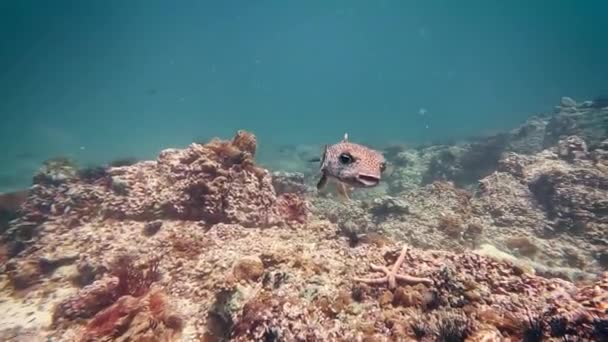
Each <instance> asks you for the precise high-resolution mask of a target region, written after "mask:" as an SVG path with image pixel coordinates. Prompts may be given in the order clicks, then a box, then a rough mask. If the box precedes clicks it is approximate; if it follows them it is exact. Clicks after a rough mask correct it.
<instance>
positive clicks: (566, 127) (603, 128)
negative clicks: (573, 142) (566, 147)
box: [543, 107, 608, 148]
mask: <svg viewBox="0 0 608 342" xmlns="http://www.w3.org/2000/svg"><path fill="white" fill-rule="evenodd" d="M569 109H572V108H569ZM574 135H575V136H579V137H581V138H582V139H583V140H584V141H585V142H586V143H587V145H588V146H590V147H595V146H597V145H598V144H599V143H600V142H601V141H602V140H604V139H606V136H608V109H597V108H585V107H577V108H576V110H575V111H574V112H571V111H563V110H561V111H560V112H558V113H557V114H556V115H554V116H552V117H551V118H550V119H549V121H548V124H547V127H546V134H545V139H544V143H543V145H544V147H545V148H550V147H553V146H555V145H556V144H557V143H558V142H559V140H561V139H563V138H565V137H567V136H574Z"/></svg>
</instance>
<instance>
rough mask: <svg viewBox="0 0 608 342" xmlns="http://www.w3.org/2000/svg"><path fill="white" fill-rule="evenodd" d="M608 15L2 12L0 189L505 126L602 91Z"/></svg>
mask: <svg viewBox="0 0 608 342" xmlns="http://www.w3.org/2000/svg"><path fill="white" fill-rule="evenodd" d="M607 9H608V5H606V4H605V2H602V1H599V0H589V1H585V2H584V3H583V2H581V1H574V0H562V1H540V0H539V1H523V0H513V1H479V0H475V1H473V0H471V1H466V2H457V1H447V0H446V1H438V0H435V1H429V0H427V1H404V0H378V1H355V0H350V1H316V0H315V1H269V0H268V1H215V2H211V1H195V0H183V1H179V2H175V1H166V0H164V1H162V0H146V1H144V0H130V1H119V0H108V1H73V0H72V1H68V0H57V1H52V2H51V1H34V0H21V1H3V2H2V3H1V4H0V28H1V29H0V91H1V94H2V97H1V99H2V101H0V118H1V124H0V144H1V145H0V146H1V147H2V153H1V154H0V165H1V168H0V192H1V191H9V190H14V189H18V188H22V187H25V186H28V185H29V184H30V182H31V176H32V174H33V173H34V172H35V171H36V169H37V168H38V167H39V166H40V163H41V162H42V161H43V160H45V159H47V158H50V157H53V156H58V155H67V156H70V157H72V158H75V159H76V160H77V161H79V162H81V163H83V164H90V163H101V162H105V161H108V160H110V159H113V158H119V157H127V156H135V157H138V158H153V157H154V156H155V155H156V154H157V153H158V151H159V150H161V149H163V148H168V147H180V146H185V145H187V144H188V143H190V142H192V141H195V140H199V141H200V140H207V139H209V138H211V137H213V136H220V137H226V138H228V137H231V136H232V134H233V133H234V131H235V130H237V129H247V130H250V131H253V132H254V133H255V134H256V135H257V136H258V139H259V142H260V149H261V150H260V155H259V159H260V160H261V161H262V162H266V163H272V160H273V158H277V155H278V154H277V153H276V150H277V149H278V147H279V146H282V145H307V144H311V145H320V144H324V143H331V142H334V141H336V140H338V139H339V138H341V136H342V135H343V134H344V132H348V133H349V135H350V137H351V139H352V140H356V141H361V142H366V143H370V144H383V143H387V142H393V141H400V142H405V143H409V144H416V143H423V142H429V141H436V140H441V139H451V138H459V137H465V136H469V135H475V134H483V133H484V132H489V131H496V130H502V129H509V128H511V127H513V126H515V125H517V124H518V123H519V122H521V121H522V120H525V118H527V117H528V116H530V115H532V114H536V113H542V112H547V111H550V110H551V108H552V106H553V105H554V104H556V103H557V102H558V100H559V98H560V97H561V96H570V97H573V98H575V99H577V100H585V99H590V98H593V97H595V96H598V95H601V94H607V93H608V84H607V80H608V63H606V56H607V55H608V44H606V43H605V37H606V34H607V33H608V22H607V21H606V20H605V13H606V10H607Z"/></svg>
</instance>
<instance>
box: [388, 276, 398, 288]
mask: <svg viewBox="0 0 608 342" xmlns="http://www.w3.org/2000/svg"><path fill="white" fill-rule="evenodd" d="M387 278H388V288H389V289H390V290H393V289H395V288H396V287H397V279H396V278H395V274H394V273H389V275H388V276H387Z"/></svg>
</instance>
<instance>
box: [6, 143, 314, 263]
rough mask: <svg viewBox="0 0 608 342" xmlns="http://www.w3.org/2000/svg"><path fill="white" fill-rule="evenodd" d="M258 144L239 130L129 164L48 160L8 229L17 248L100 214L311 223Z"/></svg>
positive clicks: (256, 223) (146, 218)
mask: <svg viewBox="0 0 608 342" xmlns="http://www.w3.org/2000/svg"><path fill="white" fill-rule="evenodd" d="M256 145H257V143H256V138H255V136H254V135H253V134H251V133H249V132H245V131H239V132H237V134H236V135H235V137H234V138H233V139H232V140H221V139H213V140H211V141H210V142H208V143H206V144H192V145H190V146H188V147H187V148H185V149H168V150H164V151H162V152H161V153H160V155H159V157H158V159H157V160H155V161H142V162H138V163H135V164H132V165H127V166H119V167H109V168H104V169H98V168H96V169H95V170H80V171H78V170H75V169H74V167H73V166H71V165H70V164H69V163H68V162H66V161H65V160H63V159H61V160H58V161H52V162H49V163H46V164H45V165H44V167H43V168H42V169H41V171H40V172H39V173H38V174H37V175H36V176H35V177H34V185H33V186H32V188H31V189H29V192H28V196H27V198H26V199H25V201H24V202H23V204H22V206H21V216H20V217H19V218H18V219H16V220H14V221H13V222H11V225H10V226H9V228H8V231H7V235H6V238H7V239H8V240H9V243H10V245H11V246H12V247H11V248H10V249H11V254H14V253H16V252H18V251H19V250H21V249H22V248H23V247H24V246H25V245H27V244H28V243H29V242H31V241H32V239H34V238H35V236H36V235H37V233H38V232H39V231H40V230H42V229H44V228H43V226H44V223H45V222H47V221H49V220H54V221H57V220H60V221H62V222H63V224H64V225H65V226H67V227H73V226H76V225H79V224H81V223H84V222H90V221H92V220H98V219H99V220H104V219H132V220H139V221H151V220H155V219H178V220H192V221H199V222H201V223H202V224H205V225H213V224H216V223H220V222H223V223H238V224H242V225H243V226H249V227H268V226H272V225H276V224H285V223H303V222H304V221H305V220H306V215H307V208H306V204H305V203H304V201H303V200H302V199H301V198H300V197H299V196H297V195H294V194H293V193H289V194H280V195H278V196H277V194H276V192H275V190H274V187H273V183H272V176H271V174H270V172H269V171H268V170H265V169H262V168H260V167H258V166H256V165H255V162H254V156H255V151H256ZM93 171H94V172H93Z"/></svg>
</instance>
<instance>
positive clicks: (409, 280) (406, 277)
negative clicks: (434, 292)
mask: <svg viewBox="0 0 608 342" xmlns="http://www.w3.org/2000/svg"><path fill="white" fill-rule="evenodd" d="M395 278H397V279H398V280H401V281H403V282H405V283H408V284H427V285H431V284H432V283H433V280H431V279H430V278H419V277H413V276H409V275H405V274H397V275H395Z"/></svg>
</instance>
